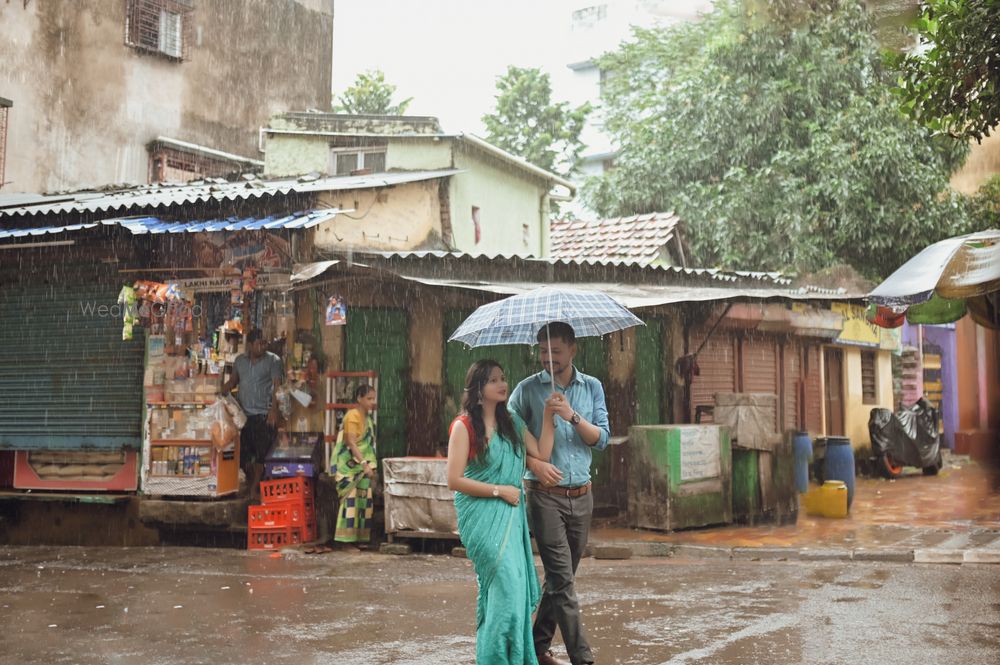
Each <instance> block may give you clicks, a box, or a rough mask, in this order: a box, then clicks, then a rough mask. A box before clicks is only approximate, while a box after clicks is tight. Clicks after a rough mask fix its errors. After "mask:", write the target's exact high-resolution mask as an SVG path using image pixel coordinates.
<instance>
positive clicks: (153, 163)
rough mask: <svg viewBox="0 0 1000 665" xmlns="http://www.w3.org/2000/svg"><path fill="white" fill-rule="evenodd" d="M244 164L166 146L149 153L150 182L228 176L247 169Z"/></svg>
mask: <svg viewBox="0 0 1000 665" xmlns="http://www.w3.org/2000/svg"><path fill="white" fill-rule="evenodd" d="M245 170H246V169H245V167H244V165H242V164H240V163H237V162H232V161H228V160H224V159H213V158H211V157H206V156H203V155H197V154H193V153H189V152H184V151H182V150H178V149H176V148H168V147H165V146H160V147H156V148H153V149H151V150H150V153H149V182H151V183H153V182H188V181H189V180H197V179H199V178H227V177H230V176H233V175H237V174H239V173H241V172H243V171H245Z"/></svg>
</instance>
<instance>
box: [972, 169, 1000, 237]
mask: <svg viewBox="0 0 1000 665" xmlns="http://www.w3.org/2000/svg"><path fill="white" fill-rule="evenodd" d="M970 208H971V211H970V216H971V218H972V227H973V229H975V230H978V231H982V230H985V229H1000V175H995V176H993V177H992V178H990V179H989V180H987V181H986V182H984V183H983V184H982V186H981V187H980V188H979V191H978V192H976V195H975V196H973V197H972V202H971V204H970Z"/></svg>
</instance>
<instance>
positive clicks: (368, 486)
mask: <svg viewBox="0 0 1000 665" xmlns="http://www.w3.org/2000/svg"><path fill="white" fill-rule="evenodd" d="M354 400H355V401H356V402H357V406H356V407H354V408H353V409H351V410H350V411H348V412H347V413H346V414H345V415H344V423H343V425H342V426H341V429H340V433H341V436H340V437H339V438H338V440H337V445H336V447H335V448H334V451H333V460H332V462H333V466H335V468H336V472H335V474H334V481H335V482H336V484H337V496H338V497H339V498H340V507H339V508H338V510H337V530H336V532H335V534H334V536H333V539H334V540H335V541H337V542H338V543H355V544H357V545H359V546H362V545H367V544H368V540H369V538H370V537H371V523H372V483H373V482H374V481H375V468H376V466H377V465H378V459H377V458H376V457H375V421H374V420H372V411H374V410H375V406H376V404H377V403H378V401H377V397H376V395H375V388H373V387H372V386H369V385H367V384H362V385H360V386H358V388H357V389H356V390H355V391H354Z"/></svg>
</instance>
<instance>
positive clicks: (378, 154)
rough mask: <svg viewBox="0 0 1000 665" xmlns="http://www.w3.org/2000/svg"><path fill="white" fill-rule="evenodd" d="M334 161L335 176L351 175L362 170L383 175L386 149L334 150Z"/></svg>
mask: <svg viewBox="0 0 1000 665" xmlns="http://www.w3.org/2000/svg"><path fill="white" fill-rule="evenodd" d="M332 161H333V173H334V175H350V174H351V173H353V172H354V171H359V170H362V169H363V170H365V171H371V172H372V173H383V172H384V171H385V148H384V147H381V148H364V149H359V148H349V149H345V148H334V149H333V160H332Z"/></svg>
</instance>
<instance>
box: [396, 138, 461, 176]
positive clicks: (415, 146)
mask: <svg viewBox="0 0 1000 665" xmlns="http://www.w3.org/2000/svg"><path fill="white" fill-rule="evenodd" d="M451 145H452V141H451V139H441V140H440V141H432V140H428V139H392V141H391V142H390V143H389V146H388V148H387V149H386V153H385V167H386V169H388V170H390V171H392V170H401V171H428V170H434V169H450V168H451V167H452V158H451Z"/></svg>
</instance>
